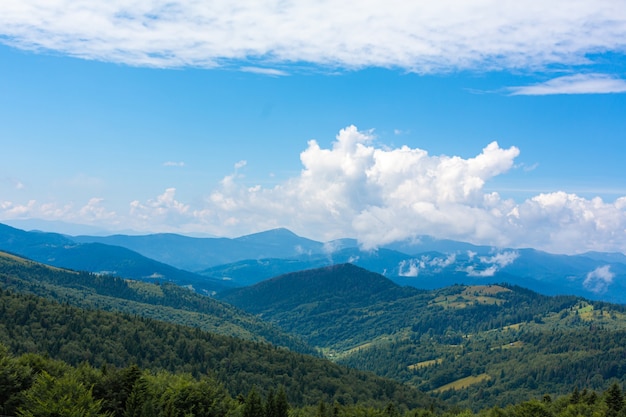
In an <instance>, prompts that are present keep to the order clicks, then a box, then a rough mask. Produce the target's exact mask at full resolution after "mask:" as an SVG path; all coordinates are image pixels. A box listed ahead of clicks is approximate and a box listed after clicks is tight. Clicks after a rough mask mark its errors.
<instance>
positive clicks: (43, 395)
mask: <svg viewBox="0 0 626 417" xmlns="http://www.w3.org/2000/svg"><path fill="white" fill-rule="evenodd" d="M100 410H101V401H96V400H94V399H93V397H92V395H91V389H88V388H86V387H85V386H84V385H83V384H82V383H81V382H79V381H78V379H77V378H76V376H75V375H74V374H73V373H67V374H65V375H63V376H62V377H60V378H55V377H53V376H51V375H50V374H48V373H47V372H45V371H43V372H42V373H41V374H40V375H39V376H37V379H36V380H35V382H34V383H33V385H32V387H30V389H28V390H27V391H26V393H25V395H24V404H23V405H22V406H21V407H20V408H19V410H18V415H19V416H21V417H58V416H64V417H98V416H105V415H106V414H101V413H100Z"/></svg>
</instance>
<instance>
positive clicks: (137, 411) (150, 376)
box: [0, 345, 626, 417]
mask: <svg viewBox="0 0 626 417" xmlns="http://www.w3.org/2000/svg"><path fill="white" fill-rule="evenodd" d="M0 413H1V414H2V415H5V416H21V417H53V416H81V417H92V416H93V417H95V416H103V417H104V416H108V417H129V416H133V417H160V416H163V417H183V416H185V417H191V416H198V417H200V416H209V417H227V416H228V417H437V416H441V417H473V416H477V417H483V416H484V417H578V416H580V417H624V416H625V415H626V407H625V404H624V393H623V391H622V388H621V387H620V385H619V384H617V383H614V384H612V385H611V386H610V387H609V388H608V389H607V390H605V391H604V392H601V393H597V392H596V391H592V390H588V389H586V388H583V389H579V388H578V387H575V388H574V389H573V390H572V392H571V393H569V394H567V395H563V396H560V397H555V398H553V397H552V396H550V395H548V394H546V395H544V396H542V397H541V398H540V399H529V400H526V401H521V402H519V403H516V404H511V405H508V406H506V407H499V406H494V407H490V408H485V409H481V410H479V411H477V412H473V411H471V410H468V409H462V408H458V407H453V408H447V409H440V408H435V407H433V406H432V405H431V406H429V407H414V408H407V407H406V406H403V405H400V406H398V404H397V403H395V402H393V401H389V402H387V403H386V404H385V405H382V406H381V405H379V406H375V405H374V406H373V405H369V406H368V405H364V403H361V402H359V403H357V404H344V403H340V402H339V401H337V400H335V401H332V402H328V401H326V400H324V398H323V397H322V398H321V399H320V400H319V401H318V402H317V404H314V405H305V406H294V405H293V404H291V403H290V402H289V399H288V396H287V394H286V392H285V389H284V387H283V386H282V385H279V386H278V388H277V389H274V388H273V387H272V388H270V389H269V390H267V391H266V392H265V394H262V393H261V392H260V391H259V389H258V387H257V386H255V385H253V386H252V387H250V388H249V390H248V391H247V393H246V394H245V395H244V394H239V395H237V396H235V397H233V396H232V395H231V394H230V393H229V392H228V390H227V389H226V388H225V387H224V385H223V384H221V383H220V382H219V381H218V380H216V379H215V378H213V377H210V376H206V375H205V376H201V377H193V376H192V375H190V374H188V373H184V372H176V373H172V372H168V371H157V372H154V371H147V370H144V369H141V368H140V367H138V366H136V365H131V366H127V367H124V368H116V367H111V366H102V367H100V368H94V367H92V366H91V365H89V364H87V363H82V364H80V365H78V366H71V365H68V364H67V363H65V362H62V361H58V360H52V359H50V358H48V357H46V356H42V355H36V354H23V355H20V356H13V355H11V354H9V353H8V351H7V349H6V348H5V347H3V346H1V345H0Z"/></svg>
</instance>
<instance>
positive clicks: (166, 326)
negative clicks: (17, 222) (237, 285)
mask: <svg viewBox="0 0 626 417" xmlns="http://www.w3.org/2000/svg"><path fill="white" fill-rule="evenodd" d="M3 286H4V285H3ZM0 343H1V344H3V345H5V346H7V347H8V348H9V349H10V351H11V352H12V353H13V354H22V353H26V352H30V353H38V354H45V355H48V356H49V357H51V358H53V359H58V360H62V361H65V362H67V363H69V364H72V365H78V364H80V363H82V362H86V363H88V364H90V365H91V366H94V367H102V366H105V365H106V366H111V365H113V366H116V367H128V366H130V365H133V364H135V365H138V366H139V367H140V368H144V369H149V370H152V371H154V372H156V371H159V370H166V371H169V372H186V373H190V374H192V375H194V376H196V377H201V376H202V375H211V376H214V377H215V378H216V379H217V380H218V381H220V382H221V383H222V384H224V386H225V387H226V388H227V390H228V391H229V392H230V393H231V395H233V396H237V395H238V394H242V395H245V394H247V393H248V392H249V391H250V390H251V389H252V387H253V386H256V387H260V389H262V390H264V391H266V390H269V389H270V388H273V389H274V390H276V389H278V387H279V385H282V386H284V387H285V390H286V391H287V393H288V395H289V398H290V399H291V401H293V403H294V404H297V405H305V404H316V403H318V402H319V401H320V400H321V399H323V400H325V401H327V400H330V401H335V400H337V401H341V402H348V403H356V402H359V403H363V404H370V405H374V404H376V405H379V406H380V405H383V404H385V403H387V402H389V401H394V402H396V403H398V404H403V405H404V406H406V407H416V406H424V407H426V406H429V405H430V404H432V399H429V397H428V396H427V395H425V394H422V393H420V392H419V391H418V390H415V389H411V388H409V387H407V386H405V385H402V384H400V383H397V382H393V381H391V380H388V379H384V378H381V377H376V376H374V375H372V374H368V373H364V372H359V371H355V370H350V369H348V368H345V367H342V366H339V365H336V364H334V363H332V362H329V361H327V360H324V359H321V358H316V357H313V356H310V355H302V354H298V353H295V352H291V351H289V350H287V349H280V348H277V347H275V346H272V345H270V344H267V343H258V342H252V341H246V340H243V339H239V338H233V337H228V336H222V335H217V334H215V333H210V332H205V331H201V330H200V329H197V328H195V329H194V328H191V327H186V326H180V325H175V324H171V323H166V322H162V321H157V320H151V319H146V318H142V317H138V316H134V315H129V314H121V313H112V312H103V311H101V310H84V309H78V308H76V307H72V306H69V305H67V304H58V303H56V302H52V301H48V300H46V299H44V298H41V297H36V296H33V295H23V294H15V293H13V292H11V291H8V290H0Z"/></svg>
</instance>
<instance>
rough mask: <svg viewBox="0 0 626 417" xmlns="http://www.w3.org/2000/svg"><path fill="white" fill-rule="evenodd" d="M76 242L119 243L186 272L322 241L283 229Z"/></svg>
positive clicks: (295, 251)
mask: <svg viewBox="0 0 626 417" xmlns="http://www.w3.org/2000/svg"><path fill="white" fill-rule="evenodd" d="M72 240H73V241H75V242H77V243H104V244H107V245H115V246H122V247H125V248H127V249H130V250H133V251H135V252H137V253H140V254H142V255H144V256H146V257H149V258H151V259H155V260H157V261H159V262H164V263H167V264H169V265H173V266H175V267H177V268H182V269H185V270H189V271H199V270H202V269H206V268H209V267H212V266H215V265H220V264H226V263H231V262H236V261H240V260H244V259H261V258H291V257H294V256H299V255H303V254H309V253H319V252H322V250H323V246H324V244H323V243H320V242H316V241H313V240H310V239H306V238H303V237H300V236H297V235H296V234H294V233H292V232H290V231H289V230H287V229H274V230H269V231H266V232H261V233H255V234H252V235H247V236H242V237H238V238H235V239H229V238H193V237H186V236H181V235H176V234H151V235H144V236H127V235H114V236H106V237H100V236H76V237H74V238H72Z"/></svg>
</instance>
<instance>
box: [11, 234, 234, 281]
mask: <svg viewBox="0 0 626 417" xmlns="http://www.w3.org/2000/svg"><path fill="white" fill-rule="evenodd" d="M0 250H3V251H7V252H10V253H15V254H18V255H21V256H24V257H26V258H29V259H32V260H35V261H38V262H42V263H45V264H49V265H54V266H58V267H62V268H69V269H74V270H79V271H89V272H94V273H99V274H106V275H115V276H120V277H124V278H131V279H135V280H142V281H150V282H157V281H167V282H174V283H176V284H178V285H181V286H190V287H193V288H194V289H196V290H197V291H200V292H205V293H212V292H216V291H221V290H223V289H224V288H227V287H228V283H226V282H224V281H223V280H219V279H212V278H210V277H206V276H200V275H197V274H194V273H192V272H189V271H185V270H181V269H178V268H175V267H173V266H171V265H168V264H164V263H162V262H158V261H155V260H153V259H150V258H147V257H145V256H143V255H140V254H139V253H137V252H134V251H132V250H129V249H127V248H123V247H121V246H113V245H105V244H101V243H77V242H75V241H74V240H72V239H71V238H69V237H66V236H63V235H59V234H56V233H44V232H26V231H23V230H20V229H16V228H13V227H10V226H6V225H3V224H0Z"/></svg>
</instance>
